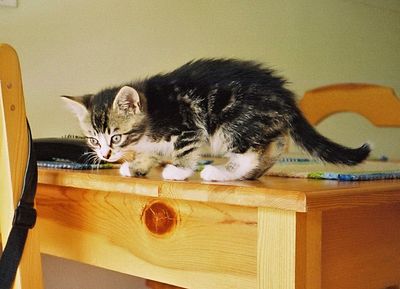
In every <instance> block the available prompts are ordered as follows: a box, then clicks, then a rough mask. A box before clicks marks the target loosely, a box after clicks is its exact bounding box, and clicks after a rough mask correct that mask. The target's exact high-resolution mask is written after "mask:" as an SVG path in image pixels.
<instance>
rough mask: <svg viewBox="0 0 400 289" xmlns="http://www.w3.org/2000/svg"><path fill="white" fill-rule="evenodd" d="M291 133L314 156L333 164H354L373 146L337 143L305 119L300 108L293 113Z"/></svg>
mask: <svg viewBox="0 0 400 289" xmlns="http://www.w3.org/2000/svg"><path fill="white" fill-rule="evenodd" d="M292 116H293V118H292V120H291V123H290V135H291V137H292V138H293V140H294V141H295V142H296V144H298V145H299V146H300V147H302V148H303V149H305V150H306V151H307V152H309V153H310V154H311V155H313V156H314V157H318V158H319V159H321V160H323V161H326V162H328V163H333V164H343V165H348V166H353V165H356V164H358V163H361V162H362V161H364V160H365V159H366V158H367V157H368V155H369V153H370V152H371V148H370V146H369V145H368V144H363V145H362V146H361V147H359V148H356V149H351V148H348V147H345V146H342V145H340V144H337V143H335V142H333V141H331V140H329V139H328V138H326V137H324V136H322V135H321V134H319V133H318V132H317V131H316V130H315V129H314V128H313V127H312V126H311V124H309V123H308V121H307V120H306V119H305V117H304V116H303V114H302V113H301V112H300V110H296V111H294V112H293V114H292Z"/></svg>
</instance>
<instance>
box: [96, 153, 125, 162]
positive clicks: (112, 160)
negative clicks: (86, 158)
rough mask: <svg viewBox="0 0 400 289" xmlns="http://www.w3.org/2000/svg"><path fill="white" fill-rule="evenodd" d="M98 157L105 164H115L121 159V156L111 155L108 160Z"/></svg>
mask: <svg viewBox="0 0 400 289" xmlns="http://www.w3.org/2000/svg"><path fill="white" fill-rule="evenodd" d="M99 157H100V159H101V160H102V161H105V162H108V163H115V162H117V161H119V160H120V159H121V157H122V154H115V155H112V156H110V157H109V158H108V159H107V158H105V157H104V156H99Z"/></svg>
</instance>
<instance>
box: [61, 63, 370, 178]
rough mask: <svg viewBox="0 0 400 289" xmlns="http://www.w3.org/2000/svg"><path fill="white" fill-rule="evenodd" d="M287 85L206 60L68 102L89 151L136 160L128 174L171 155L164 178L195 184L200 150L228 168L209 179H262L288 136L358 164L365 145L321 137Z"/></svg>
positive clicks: (257, 69)
mask: <svg viewBox="0 0 400 289" xmlns="http://www.w3.org/2000/svg"><path fill="white" fill-rule="evenodd" d="M285 84H286V81H285V80H284V79H283V78H281V77H279V76H277V75H275V73H274V71H273V70H271V69H268V68H265V67H263V66H262V65H261V64H258V63H256V62H251V61H240V60H233V59H201V60H197V61H192V62H189V63H187V64H185V65H183V66H182V67H180V68H178V69H176V70H174V71H172V72H170V73H166V74H158V75H155V76H153V77H149V78H147V79H145V80H143V81H137V82H132V83H128V84H125V85H123V86H117V87H112V88H108V89H105V90H102V91H100V92H99V93H97V94H94V95H85V96H81V97H69V96H63V99H64V100H65V101H66V103H67V105H68V106H69V107H70V109H71V110H72V111H73V112H74V114H75V115H76V116H77V117H78V119H79V121H80V126H81V128H82V130H83V133H84V134H85V136H86V137H87V140H88V143H89V145H90V146H91V147H92V148H93V149H94V150H95V151H96V152H97V154H98V157H99V158H100V159H102V160H105V161H108V162H115V161H118V160H120V159H124V155H125V154H127V153H130V152H132V151H133V152H135V155H136V157H135V159H134V160H133V161H130V162H128V161H127V162H125V163H124V164H123V165H122V166H121V169H120V173H121V174H122V175H124V176H145V175H146V174H147V173H148V172H149V170H150V168H151V167H152V166H154V165H155V164H156V163H157V162H159V161H160V157H162V156H164V157H165V156H166V157H169V158H170V159H171V161H172V163H171V164H168V165H167V166H166V167H165V168H164V169H163V172H162V176H163V178H165V179H173V180H184V179H187V178H189V177H190V176H191V175H192V174H193V171H194V169H195V166H196V163H197V161H198V159H199V158H200V156H201V152H202V150H201V149H202V147H204V146H209V148H210V149H211V152H212V153H213V154H223V155H225V156H226V157H228V161H227V163H226V164H225V165H223V166H213V165H208V166H205V168H204V169H203V170H202V171H201V178H202V179H203V180H206V181H230V180H243V179H256V178H258V177H260V176H261V175H263V174H264V173H265V172H266V171H267V170H268V169H269V168H270V167H271V166H272V165H273V164H274V163H275V161H276V160H277V159H278V158H279V156H280V154H281V153H282V151H284V149H285V144H286V140H287V137H286V136H287V135H290V136H291V137H292V138H293V140H294V141H295V142H296V143H297V144H298V145H299V146H301V147H302V148H303V149H304V150H305V151H307V152H309V153H310V154H312V155H313V156H316V157H318V158H320V159H321V160H323V161H326V162H329V163H334V164H343V165H356V164H358V163H360V162H362V161H363V160H364V159H365V158H366V157H367V156H368V155H369V152H370V148H369V146H368V145H367V144H364V145H363V146H361V147H360V148H357V149H350V148H347V147H344V146H341V145H339V144H336V143H334V142H332V141H330V140H329V139H327V138H325V137H324V136H322V135H320V134H319V133H318V132H317V131H316V130H315V129H314V128H313V127H312V126H311V125H310V124H309V123H308V122H307V121H306V119H305V118H304V116H303V114H302V113H301V112H300V110H299V108H298V107H297V105H296V101H295V96H294V94H293V93H292V92H291V91H289V90H288V89H287V88H285Z"/></svg>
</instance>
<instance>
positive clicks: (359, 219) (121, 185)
mask: <svg viewBox="0 0 400 289" xmlns="http://www.w3.org/2000/svg"><path fill="white" fill-rule="evenodd" d="M159 173H160V170H159V169H155V170H153V171H152V172H151V173H150V175H149V177H148V178H124V177H121V176H119V175H118V170H99V171H86V172H82V171H79V172H78V171H70V170H69V171H68V170H50V169H40V172H39V190H38V199H37V202H38V209H39V228H40V235H41V250H42V252H44V253H47V254H51V255H55V256H59V257H63V258H68V259H72V260H77V261H80V262H84V263H87V264H91V265H95V266H99V267H103V268H107V269H111V270H115V271H119V272H123V273H127V274H132V275H135V276H139V277H143V278H147V279H152V280H157V281H161V282H164V283H168V284H172V285H174V286H179V287H183V288H204V289H208V288H268V289H269V288H296V289H317V288H324V289H325V288H328V289H329V288H339V289H341V288H343V289H346V288H359V289H362V288H363V289H374V288H385V286H386V285H388V286H392V285H395V284H400V276H399V274H398V273H399V271H398V270H397V268H398V266H397V265H398V258H397V257H394V258H393V259H392V260H390V259H388V258H389V255H390V254H397V252H398V250H399V247H398V246H399V245H398V244H400V235H399V233H396V232H397V231H396V228H398V222H399V215H398V213H399V204H400V200H399V196H398V195H399V193H400V181H399V180H392V181H369V182H337V181H323V180H306V179H290V178H279V177H263V178H261V180H260V181H254V182H234V183H229V184H226V183H203V182H202V181H201V180H200V179H199V178H198V176H197V175H195V176H194V177H193V178H192V179H190V180H189V181H186V182H172V181H171V182H167V181H163V180H161V179H160V177H159ZM388 208H389V210H387V209H388ZM363 218H365V220H364V221H363ZM368 224H371V225H368ZM372 225H373V226H375V225H376V226H378V227H379V229H376V230H375V229H373V228H372ZM366 234H369V236H367V237H366V236H365V235H366ZM385 234H386V236H385V238H387V240H386V241H383V242H382V243H380V241H379V238H381V236H382V235H385ZM371 245H372V247H370V246H371ZM355 248H356V249H355ZM369 248H373V252H374V253H373V254H371V253H370V251H369ZM341 260H343V262H345V263H346V264H345V265H344V266H342V265H341ZM368 262H370V264H369V265H368V266H366V267H365V269H363V268H364V267H363V266H364V264H365V263H368ZM357 264H358V265H357ZM373 268H375V271H374V274H375V275H374V274H372V271H373ZM380 268H382V270H380ZM352 274H357V276H358V277H357V278H358V279H357V280H358V282H359V284H361V285H362V286H364V287H360V286H359V285H357V286H358V287H357V286H355V284H354V282H352V281H348V280H347V279H346V278H350V277H349V276H351V275H352ZM346 280H347V281H346ZM360 280H363V281H362V282H361V281H360ZM396 282H397V283H396ZM152 284H153V285H154V284H156V283H154V282H153V283H152ZM341 284H351V286H353V287H347V286H346V287H341ZM369 284H373V285H374V286H375V287H373V286H372V285H369ZM154 286H155V285H154ZM386 287H387V286H386Z"/></svg>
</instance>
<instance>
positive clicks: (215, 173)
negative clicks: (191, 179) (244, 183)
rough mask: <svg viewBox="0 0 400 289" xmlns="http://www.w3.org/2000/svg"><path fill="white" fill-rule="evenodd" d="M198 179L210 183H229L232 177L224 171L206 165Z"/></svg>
mask: <svg viewBox="0 0 400 289" xmlns="http://www.w3.org/2000/svg"><path fill="white" fill-rule="evenodd" d="M200 177H201V178H202V179H203V180H205V181H208V182H211V181H221V182H223V181H229V180H232V179H233V178H232V176H231V175H230V174H229V173H228V172H227V171H226V170H225V169H224V168H219V167H216V166H211V165H207V166H205V167H204V169H203V170H202V171H201V173H200Z"/></svg>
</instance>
